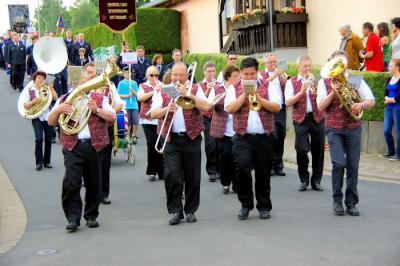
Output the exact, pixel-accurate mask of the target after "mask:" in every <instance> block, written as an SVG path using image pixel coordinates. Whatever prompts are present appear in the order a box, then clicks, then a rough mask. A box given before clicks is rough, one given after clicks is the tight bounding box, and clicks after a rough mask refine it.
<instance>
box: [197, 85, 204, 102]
mask: <svg viewBox="0 0 400 266" xmlns="http://www.w3.org/2000/svg"><path fill="white" fill-rule="evenodd" d="M197 86H198V89H197V92H196V97H198V98H200V99H202V100H204V101H207V97H206V95H205V94H204V92H203V89H202V88H201V87H200V85H197Z"/></svg>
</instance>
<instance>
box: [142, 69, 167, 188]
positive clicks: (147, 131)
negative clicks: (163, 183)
mask: <svg viewBox="0 0 400 266" xmlns="http://www.w3.org/2000/svg"><path fill="white" fill-rule="evenodd" d="M159 74H160V73H159V71H158V69H157V68H156V67H155V66H150V67H149V68H147V71H146V79H147V82H145V83H142V84H140V85H139V91H138V100H139V101H140V102H141V105H140V113H139V124H141V125H142V126H143V131H144V135H145V136H146V142H147V169H146V175H148V176H149V180H150V181H154V180H155V179H156V175H157V174H158V178H159V179H160V180H162V179H164V168H163V156H162V154H160V153H158V152H157V151H156V149H155V144H156V141H157V137H158V134H157V123H158V121H157V119H151V116H150V113H149V111H150V108H151V104H152V102H153V99H154V98H155V97H156V95H157V94H158V93H159V92H160V86H161V85H162V83H161V82H160V81H158V75H159Z"/></svg>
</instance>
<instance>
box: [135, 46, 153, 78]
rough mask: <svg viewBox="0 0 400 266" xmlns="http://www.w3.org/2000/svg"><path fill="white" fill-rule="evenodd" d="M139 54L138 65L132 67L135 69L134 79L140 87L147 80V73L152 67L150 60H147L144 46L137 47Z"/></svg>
mask: <svg viewBox="0 0 400 266" xmlns="http://www.w3.org/2000/svg"><path fill="white" fill-rule="evenodd" d="M136 53H137V60H138V61H137V64H133V65H132V69H133V72H134V73H133V75H134V76H133V77H134V78H133V79H134V80H135V81H136V83H137V84H138V85H140V84H142V83H143V82H144V81H145V78H146V71H147V68H148V67H149V66H151V62H150V59H148V58H146V57H145V56H144V55H145V50H144V46H142V45H139V46H138V47H136Z"/></svg>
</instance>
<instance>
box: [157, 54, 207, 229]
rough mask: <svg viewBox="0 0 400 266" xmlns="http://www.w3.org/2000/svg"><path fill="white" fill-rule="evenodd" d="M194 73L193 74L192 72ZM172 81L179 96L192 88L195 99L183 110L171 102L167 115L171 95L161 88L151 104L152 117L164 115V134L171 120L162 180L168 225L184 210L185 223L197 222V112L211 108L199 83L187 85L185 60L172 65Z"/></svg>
mask: <svg viewBox="0 0 400 266" xmlns="http://www.w3.org/2000/svg"><path fill="white" fill-rule="evenodd" d="M193 74H194V73H193ZM171 81H172V83H173V84H175V83H176V82H179V83H180V85H179V93H180V95H187V90H188V89H189V90H191V96H190V97H191V98H192V99H194V101H195V108H193V109H186V110H183V109H182V108H181V107H178V106H177V105H175V104H172V106H171V108H170V112H171V113H168V114H167V110H168V105H169V103H170V98H169V97H168V96H167V94H166V93H165V92H164V91H161V93H158V94H157V96H156V97H155V99H154V100H153V103H152V110H153V111H152V112H151V117H152V118H153V119H163V117H164V116H165V115H167V123H166V124H165V127H164V130H163V132H160V134H162V135H163V136H164V137H165V136H166V134H167V131H168V128H169V125H170V123H171V119H172V116H173V115H172V113H173V112H175V116H174V120H173V121H172V133H171V135H170V139H168V140H167V141H168V142H167V144H166V147H165V151H164V179H165V189H166V193H167V208H168V212H169V213H170V214H172V217H171V219H170V220H169V224H170V225H176V224H179V223H180V221H181V220H182V219H183V218H184V217H183V212H185V213H186V220H187V222H188V223H193V222H196V221H197V218H196V216H195V212H196V211H197V208H198V207H199V203H200V178H201V132H202V131H203V130H204V125H203V119H202V115H201V113H200V112H205V111H208V110H209V109H210V105H209V104H208V103H207V102H206V97H205V96H204V93H203V90H201V89H199V88H200V87H199V86H198V85H193V86H192V87H191V88H186V85H184V84H185V83H186V82H187V81H188V73H187V67H186V64H185V63H182V62H178V63H175V64H174V66H173V67H172V73H171ZM183 189H184V190H185V206H184V207H183V206H182V191H183Z"/></svg>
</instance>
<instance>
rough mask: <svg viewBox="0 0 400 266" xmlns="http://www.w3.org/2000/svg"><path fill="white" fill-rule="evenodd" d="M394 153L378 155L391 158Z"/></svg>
mask: <svg viewBox="0 0 400 266" xmlns="http://www.w3.org/2000/svg"><path fill="white" fill-rule="evenodd" d="M393 155H394V153H388V152H387V153H384V154H382V155H381V156H380V157H384V158H391V157H392V156H393Z"/></svg>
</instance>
